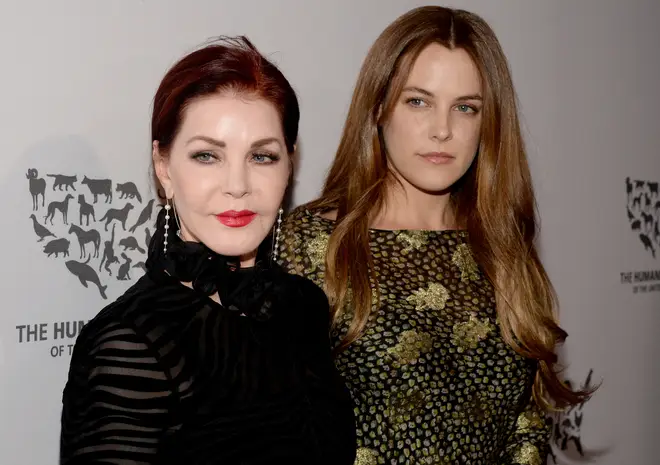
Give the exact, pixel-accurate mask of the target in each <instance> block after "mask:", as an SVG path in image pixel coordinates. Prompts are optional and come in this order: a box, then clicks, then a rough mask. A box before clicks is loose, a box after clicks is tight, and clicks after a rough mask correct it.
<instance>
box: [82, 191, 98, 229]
mask: <svg viewBox="0 0 660 465" xmlns="http://www.w3.org/2000/svg"><path fill="white" fill-rule="evenodd" d="M78 205H80V209H79V211H80V221H78V222H79V223H80V224H81V225H82V224H83V216H84V217H85V220H86V224H85V226H89V217H90V216H91V217H92V220H93V221H96V215H94V205H92V204H90V203H87V202H86V201H85V196H84V195H83V194H80V195H78Z"/></svg>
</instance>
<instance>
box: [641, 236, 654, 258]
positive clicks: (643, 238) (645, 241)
mask: <svg viewBox="0 0 660 465" xmlns="http://www.w3.org/2000/svg"><path fill="white" fill-rule="evenodd" d="M639 240H641V241H642V244H643V245H644V250H647V249H648V250H650V251H651V255H653V258H655V247H653V243H652V242H651V239H650V238H649V236H647V235H646V234H644V233H641V234H640V235H639Z"/></svg>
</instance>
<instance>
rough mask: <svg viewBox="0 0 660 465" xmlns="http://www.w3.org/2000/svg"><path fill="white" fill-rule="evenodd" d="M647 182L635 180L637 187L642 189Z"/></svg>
mask: <svg viewBox="0 0 660 465" xmlns="http://www.w3.org/2000/svg"><path fill="white" fill-rule="evenodd" d="M644 184H646V183H645V182H644V181H635V189H642V188H643V187H644Z"/></svg>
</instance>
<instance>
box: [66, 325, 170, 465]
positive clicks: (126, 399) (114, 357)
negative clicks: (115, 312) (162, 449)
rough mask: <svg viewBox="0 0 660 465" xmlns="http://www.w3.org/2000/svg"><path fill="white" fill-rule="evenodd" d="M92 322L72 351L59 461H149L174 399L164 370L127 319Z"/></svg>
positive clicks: (165, 428)
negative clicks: (124, 322)
mask: <svg viewBox="0 0 660 465" xmlns="http://www.w3.org/2000/svg"><path fill="white" fill-rule="evenodd" d="M88 326H91V324H90V325H88ZM95 326H97V328H93V329H90V328H86V329H88V331H87V332H85V331H83V333H82V334H81V335H80V337H79V338H78V340H77V341H76V346H75V348H74V351H73V354H72V359H71V366H70V369H69V377H68V380H67V383H66V386H65V388H64V392H63V398H62V402H63V405H62V417H61V435H60V464H61V465H74V464H82V463H85V464H89V463H107V464H116V465H124V464H152V463H154V462H155V460H156V454H157V451H158V447H159V444H160V442H161V441H162V440H163V437H164V435H165V434H167V432H168V428H171V427H172V424H171V423H172V421H171V412H172V408H173V406H174V404H175V401H176V399H175V393H174V392H173V390H172V383H171V381H170V379H169V373H168V372H167V370H165V369H163V368H162V366H161V364H160V363H159V360H158V356H157V354H156V353H155V352H154V351H153V350H152V349H151V348H150V344H149V342H148V340H146V338H144V337H142V336H141V335H140V334H138V333H137V332H136V331H135V330H134V329H132V328H131V326H130V325H126V324H122V323H119V322H110V323H104V324H102V325H98V324H97V325H95ZM99 326H100V327H99ZM90 333H91V334H90Z"/></svg>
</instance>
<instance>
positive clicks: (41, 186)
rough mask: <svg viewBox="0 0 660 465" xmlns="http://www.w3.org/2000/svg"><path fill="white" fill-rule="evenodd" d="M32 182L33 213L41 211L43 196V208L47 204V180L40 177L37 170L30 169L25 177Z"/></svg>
mask: <svg viewBox="0 0 660 465" xmlns="http://www.w3.org/2000/svg"><path fill="white" fill-rule="evenodd" d="M25 176H26V177H27V178H28V179H29V180H30V194H31V195H32V211H37V210H39V196H41V206H42V207H43V206H44V205H45V203H46V180H45V179H44V178H40V177H39V172H38V171H37V170H36V168H30V169H28V171H27V174H26V175H25Z"/></svg>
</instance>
